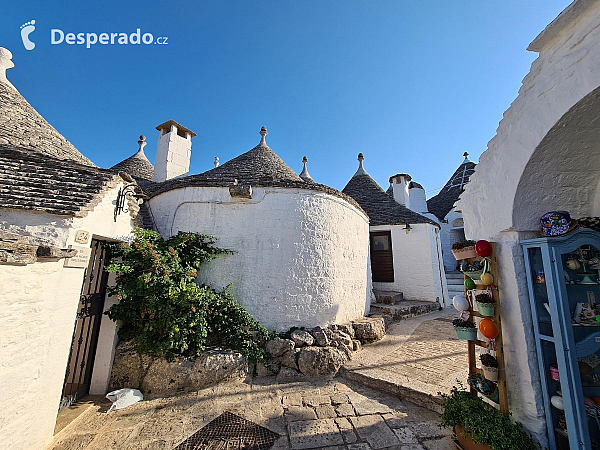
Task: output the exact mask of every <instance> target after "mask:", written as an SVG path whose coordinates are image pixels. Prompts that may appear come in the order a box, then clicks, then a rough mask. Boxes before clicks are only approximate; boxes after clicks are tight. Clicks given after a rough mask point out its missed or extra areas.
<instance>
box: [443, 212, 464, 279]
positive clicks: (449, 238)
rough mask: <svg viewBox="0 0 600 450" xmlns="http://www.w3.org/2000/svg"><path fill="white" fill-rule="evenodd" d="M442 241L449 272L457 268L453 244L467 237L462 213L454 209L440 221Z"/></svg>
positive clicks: (445, 263)
mask: <svg viewBox="0 0 600 450" xmlns="http://www.w3.org/2000/svg"><path fill="white" fill-rule="evenodd" d="M440 226H441V227H442V229H441V230H440V241H441V243H442V254H443V257H444V268H445V270H446V271H447V272H451V271H454V270H456V264H457V261H456V259H455V258H454V255H453V254H452V244H454V243H455V242H457V241H461V240H463V239H464V238H465V231H464V223H463V218H462V214H460V213H458V212H456V211H454V210H452V211H450V212H449V213H448V214H447V215H446V217H445V218H444V220H443V221H442V222H440Z"/></svg>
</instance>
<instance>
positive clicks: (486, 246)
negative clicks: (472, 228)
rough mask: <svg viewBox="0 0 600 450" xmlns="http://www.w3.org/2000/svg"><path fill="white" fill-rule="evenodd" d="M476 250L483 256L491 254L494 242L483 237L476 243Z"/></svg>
mask: <svg viewBox="0 0 600 450" xmlns="http://www.w3.org/2000/svg"><path fill="white" fill-rule="evenodd" d="M475 252H476V253H477V254H478V255H479V256H482V257H486V256H490V255H491V254H492V244H490V243H489V242H488V241H486V240H484V239H482V240H480V241H477V242H476V243H475Z"/></svg>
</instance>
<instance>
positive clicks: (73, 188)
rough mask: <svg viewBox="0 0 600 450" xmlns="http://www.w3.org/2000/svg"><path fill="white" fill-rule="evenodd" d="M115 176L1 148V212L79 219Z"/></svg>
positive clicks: (27, 152)
mask: <svg viewBox="0 0 600 450" xmlns="http://www.w3.org/2000/svg"><path fill="white" fill-rule="evenodd" d="M115 175H116V174H115V173H114V172H112V171H110V170H104V169H99V168H97V167H94V166H89V165H83V164H78V163H76V162H74V161H70V160H64V159H58V158H53V157H50V156H47V155H45V154H43V152H42V153H40V152H38V151H32V150H29V149H22V148H16V147H13V146H10V145H5V144H4V145H3V144H0V208H13V209H24V210H35V211H44V212H47V213H49V214H56V215H60V216H78V215H80V214H81V213H82V211H83V210H85V209H86V208H88V207H89V205H90V204H91V203H93V201H94V199H95V197H96V196H97V195H98V194H99V193H100V192H101V191H102V190H103V189H104V188H105V186H106V185H107V184H109V183H111V182H112V181H113V180H114V178H115Z"/></svg>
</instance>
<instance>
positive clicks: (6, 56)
mask: <svg viewBox="0 0 600 450" xmlns="http://www.w3.org/2000/svg"><path fill="white" fill-rule="evenodd" d="M12 56H13V55H12V53H11V52H10V50H9V49H7V48H4V47H0V82H4V83H7V84H9V85H10V86H12V84H11V83H10V81H8V78H6V71H7V70H8V69H12V68H13V67H15V63H13V62H12Z"/></svg>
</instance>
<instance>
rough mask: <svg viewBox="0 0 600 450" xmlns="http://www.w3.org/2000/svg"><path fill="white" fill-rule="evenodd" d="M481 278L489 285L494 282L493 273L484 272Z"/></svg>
mask: <svg viewBox="0 0 600 450" xmlns="http://www.w3.org/2000/svg"><path fill="white" fill-rule="evenodd" d="M480 280H481V282H482V283H483V284H485V285H486V286H489V285H490V284H492V283H493V282H494V277H493V276H492V274H491V273H482V274H481V277H480Z"/></svg>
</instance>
